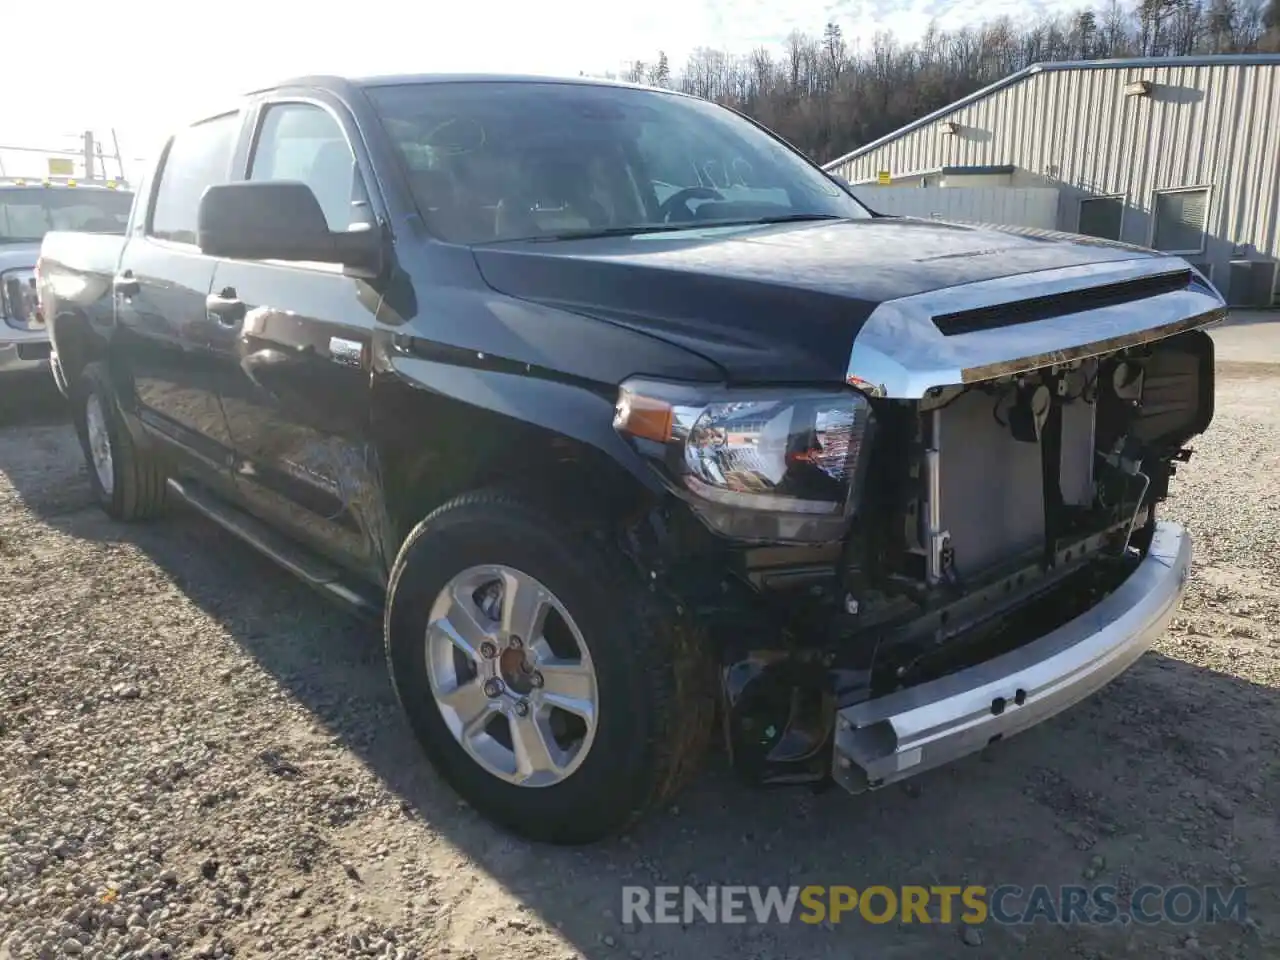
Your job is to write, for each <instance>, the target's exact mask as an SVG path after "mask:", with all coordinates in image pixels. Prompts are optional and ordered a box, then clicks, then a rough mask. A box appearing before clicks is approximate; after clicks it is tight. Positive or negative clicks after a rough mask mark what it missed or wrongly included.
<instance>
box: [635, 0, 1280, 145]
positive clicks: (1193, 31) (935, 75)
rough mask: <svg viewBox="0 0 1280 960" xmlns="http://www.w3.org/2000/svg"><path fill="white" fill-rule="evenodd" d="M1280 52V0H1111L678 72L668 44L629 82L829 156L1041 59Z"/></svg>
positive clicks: (706, 55)
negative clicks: (907, 39)
mask: <svg viewBox="0 0 1280 960" xmlns="http://www.w3.org/2000/svg"><path fill="white" fill-rule="evenodd" d="M1276 51H1280V0H1138V2H1137V4H1136V5H1132V6H1126V5H1123V4H1121V3H1120V2H1119V0H1111V2H1110V5H1109V6H1106V7H1104V8H1102V9H1100V10H1096V11H1093V10H1087V11H1083V12H1080V13H1076V14H1072V15H1069V16H1059V17H1053V18H1047V19H1042V20H1038V21H1033V22H1022V23H1020V22H1015V21H1012V20H1010V19H1008V18H1002V19H999V20H995V21H992V22H990V23H987V24H984V25H982V26H980V27H974V28H965V29H962V30H956V31H942V30H938V29H937V28H936V27H931V28H930V29H929V30H928V31H927V32H926V33H925V35H924V36H923V37H922V38H921V39H920V40H918V41H916V42H912V43H902V42H899V41H897V40H896V39H895V38H894V37H893V36H892V35H891V34H885V33H880V34H876V35H875V36H874V37H871V38H869V39H867V40H866V41H860V40H858V39H855V38H851V37H849V36H847V35H846V34H845V32H844V30H843V29H842V28H841V27H840V25H839V24H838V23H828V24H827V25H826V28H825V29H824V30H823V31H822V33H821V35H811V34H806V33H799V32H797V33H792V34H791V35H790V36H789V37H787V39H786V41H785V43H784V44H783V48H782V50H781V51H780V52H774V51H770V50H769V49H767V48H764V47H759V48H757V49H755V50H751V51H749V52H728V51H723V50H714V49H708V48H699V49H697V50H695V51H694V53H693V54H692V55H691V56H690V57H689V60H688V62H687V63H686V64H684V66H683V67H682V68H676V69H673V68H672V66H671V65H670V64H669V63H668V60H667V56H666V54H665V53H661V52H660V53H658V54H657V55H656V56H655V57H654V58H653V60H651V61H641V60H637V61H636V62H635V63H633V64H632V65H631V66H630V67H629V69H627V70H626V71H625V72H624V74H623V79H627V80H632V81H636V82H644V83H651V84H655V85H658V86H665V87H671V88H674V89H678V90H683V91H685V92H687V93H692V94H696V95H697V96H700V97H705V98H707V99H711V100H717V101H719V102H721V103H724V104H727V105H729V106H732V107H735V108H736V109H739V110H741V111H743V112H744V113H746V114H748V115H749V116H752V117H755V118H756V119H757V120H759V121H760V122H762V123H764V124H766V125H767V126H769V127H771V128H772V129H774V130H776V131H777V132H779V133H780V134H782V135H783V136H784V137H786V138H787V139H788V140H790V141H791V142H792V143H794V144H796V145H797V146H798V147H800V148H801V149H802V150H804V151H805V152H807V153H808V154H809V155H810V156H811V157H813V158H814V159H816V160H819V161H823V162H825V161H827V160H831V159H834V158H835V157H836V156H838V155H840V154H842V153H845V152H847V151H849V150H852V149H854V148H855V147H857V146H859V145H861V144H864V143H867V142H869V141H871V140H874V139H875V138H877V137H880V136H883V135H884V134H886V133H890V132H892V131H893V130H896V129H898V128H899V127H901V126H902V125H903V124H905V123H908V122H910V121H911V120H914V119H916V118H917V117H921V116H924V115H925V114H927V113H930V112H932V111H934V110H937V109H939V108H940V107H944V106H946V105H947V104H948V103H951V102H953V101H954V100H957V99H959V98H960V97H963V96H965V95H966V94H968V93H972V92H973V91H974V90H978V89H981V88H982V87H984V86H986V85H987V84H989V83H993V82H995V81H996V80H999V79H1000V78H1001V77H1004V76H1007V75H1008V74H1010V73H1013V72H1015V71H1017V70H1020V69H1022V68H1023V67H1026V66H1029V65H1030V64H1033V63H1043V62H1047V61H1064V60H1100V59H1110V58H1114V57H1131V56H1148V57H1154V56H1187V55H1190V54H1206V53H1208V54H1214V53H1263V52H1276Z"/></svg>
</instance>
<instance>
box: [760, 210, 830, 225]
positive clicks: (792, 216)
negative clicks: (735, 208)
mask: <svg viewBox="0 0 1280 960" xmlns="http://www.w3.org/2000/svg"><path fill="white" fill-rule="evenodd" d="M848 219H849V217H841V216H839V215H837V214H834V213H783V214H779V215H778V216H776V217H761V218H760V219H758V220H739V221H736V223H738V224H741V225H742V226H746V225H748V224H756V223H761V224H764V223H801V222H803V221H805V220H848Z"/></svg>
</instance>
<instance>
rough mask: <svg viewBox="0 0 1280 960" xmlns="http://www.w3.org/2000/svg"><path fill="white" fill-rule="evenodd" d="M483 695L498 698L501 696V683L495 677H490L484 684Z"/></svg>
mask: <svg viewBox="0 0 1280 960" xmlns="http://www.w3.org/2000/svg"><path fill="white" fill-rule="evenodd" d="M484 695H485V696H486V697H499V696H501V695H502V681H501V680H499V679H498V678H497V677H491V678H489V679H488V680H486V681H485V682H484Z"/></svg>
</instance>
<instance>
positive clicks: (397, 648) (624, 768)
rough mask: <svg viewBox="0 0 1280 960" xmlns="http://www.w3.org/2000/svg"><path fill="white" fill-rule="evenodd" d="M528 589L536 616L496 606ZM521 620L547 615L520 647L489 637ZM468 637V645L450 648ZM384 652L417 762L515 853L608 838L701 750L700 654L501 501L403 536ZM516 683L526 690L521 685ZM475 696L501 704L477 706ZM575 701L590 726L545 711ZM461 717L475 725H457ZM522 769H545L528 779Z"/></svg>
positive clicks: (630, 590)
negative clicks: (506, 838)
mask: <svg viewBox="0 0 1280 960" xmlns="http://www.w3.org/2000/svg"><path fill="white" fill-rule="evenodd" d="M486 578H489V579H488V580H486ZM486 584H487V586H486ZM495 584H497V585H498V586H495ZM504 584H505V585H507V586H503V585H504ZM528 587H531V588H532V589H533V590H534V595H535V596H536V597H537V598H538V603H539V604H541V606H537V605H530V606H528V607H526V606H524V605H523V604H517V603H516V601H515V600H514V599H510V598H513V597H518V596H528V594H527V593H520V592H519V591H520V590H522V589H525V588H528ZM476 597H480V598H481V599H480V600H475V598H476ZM442 598H443V599H442ZM459 598H461V599H459ZM473 601H474V602H473ZM535 609H536V610H539V611H541V610H544V609H545V611H546V612H545V614H543V613H538V612H534V613H529V614H528V615H527V617H526V618H525V620H526V622H527V623H530V624H535V626H534V627H533V628H532V629H529V630H528V631H527V632H529V633H530V634H532V635H531V636H529V637H526V638H519V637H518V634H517V633H516V625H515V624H514V623H507V622H504V619H503V618H504V617H505V616H506V615H507V614H508V613H510V614H512V615H515V614H518V613H519V612H520V611H521V610H535ZM486 610H487V611H488V612H486ZM455 611H457V614H456V615H455ZM467 617H472V618H473V619H471V620H468V619H467ZM540 617H542V619H539V618H540ZM486 618H488V619H486ZM455 621H456V622H458V623H462V624H464V625H466V626H465V629H463V630H462V631H457V630H454V629H453V625H454V623H455ZM442 625H443V626H442ZM475 627H478V628H479V629H478V630H475V629H474V628H475ZM468 629H470V630H472V633H471V636H470V640H471V641H474V642H464V643H461V644H460V643H459V641H458V636H459V633H465V632H466V631H467V630H468ZM512 636H516V637H517V642H516V643H514V644H511V643H509V641H510V638H511V637H512ZM441 637H443V638H444V641H443V648H444V654H443V659H442V655H441V653H440V652H439V651H440V648H441ZM521 640H523V641H524V642H520V641H521ZM553 640H554V641H556V642H555V643H552V641H553ZM385 641H386V652H387V660H388V664H389V667H390V671H391V679H392V684H393V686H394V687H395V690H396V695H397V696H398V697H399V699H400V703H401V705H402V707H403V708H404V711H405V714H406V716H407V718H408V720H409V723H410V726H411V727H412V728H413V731H414V733H415V735H416V736H417V739H418V741H419V742H420V743H421V745H422V747H423V749H424V751H425V752H426V754H427V756H428V757H429V759H430V760H431V762H432V763H433V764H434V765H435V767H436V768H437V770H438V771H439V772H440V773H441V775H442V776H443V777H444V779H445V780H446V781H448V783H449V784H450V785H451V786H452V787H453V788H454V790H455V791H457V793H458V794H459V795H461V797H462V798H463V799H464V800H466V802H467V803H469V804H470V805H471V806H472V807H474V808H475V809H476V810H477V811H479V812H480V813H481V814H482V815H484V816H485V817H488V818H489V819H491V820H493V821H495V822H496V823H498V824H500V825H502V826H503V827H505V828H506V829H508V830H511V831H512V832H514V833H517V834H519V835H521V836H523V837H526V838H529V839H533V840H541V841H549V842H552V843H587V842H591V841H595V840H599V839H601V838H604V837H606V836H609V835H611V834H615V833H618V832H620V831H622V830H624V829H625V828H626V827H628V826H629V825H630V824H632V823H633V822H635V821H636V820H638V819H639V818H640V817H641V816H643V814H644V813H645V812H646V811H647V810H649V809H650V808H651V807H652V806H653V805H654V804H656V803H659V802H661V801H663V800H664V799H666V798H668V797H670V796H672V795H674V793H675V792H676V791H677V790H678V789H679V788H680V786H682V785H683V783H684V782H685V781H686V780H687V778H688V777H689V776H690V775H691V774H692V772H694V771H695V770H696V769H697V767H698V765H699V762H700V761H701V758H702V756H703V754H704V752H705V748H706V746H707V742H708V740H709V734H710V730H711V721H712V708H713V704H714V699H713V697H712V696H710V690H711V687H710V684H709V683H707V682H706V681H707V674H706V671H705V663H704V656H703V652H702V648H701V647H700V645H699V643H698V638H697V636H696V635H695V633H694V631H693V630H691V629H690V627H689V625H688V624H686V623H684V622H683V619H682V617H680V615H679V614H678V613H677V611H676V608H675V606H674V604H673V603H667V602H664V601H663V600H661V599H660V598H659V596H658V595H657V594H655V593H654V592H652V591H651V590H650V589H649V587H648V585H647V584H646V582H645V580H644V578H643V577H642V576H641V575H640V574H639V572H638V571H637V570H636V569H635V567H634V566H633V565H632V564H630V563H629V562H628V561H627V560H626V558H625V557H624V556H623V554H622V553H621V551H620V550H619V549H618V548H617V547H615V546H613V545H612V544H611V543H608V542H607V541H606V540H604V539H603V538H599V537H592V536H590V535H586V534H578V533H575V532H573V531H572V529H571V528H570V526H569V525H567V524H565V523H564V522H561V521H557V520H555V519H554V518H553V517H552V516H551V515H550V514H549V513H547V512H545V511H543V510H540V509H538V508H535V507H533V506H531V505H529V504H527V503H524V502H522V501H520V500H518V499H516V498H514V497H511V496H510V495H508V494H504V493H501V492H485V493H477V494H468V495H465V496H463V497H460V498H458V499H456V500H454V501H452V502H450V503H448V504H446V505H445V506H443V507H440V508H439V509H438V510H436V511H435V512H433V513H432V514H431V515H430V516H428V517H427V518H426V519H425V520H423V521H422V522H421V523H420V524H418V526H417V527H415V528H414V530H413V531H412V532H411V533H410V534H409V537H408V538H407V540H406V541H405V543H404V546H403V547H402V548H401V550H400V555H399V557H398V558H397V560H396V563H395V566H394V568H393V570H392V576H391V585H390V588H389V591H388V601H387V611H386V619H385ZM481 641H483V642H481ZM490 644H492V646H490ZM462 647H466V648H467V649H468V650H469V651H471V652H472V653H474V654H475V655H474V657H473V656H471V655H470V654H464V653H462V652H461V648H462ZM481 647H485V648H486V651H487V653H486V652H480V648H481ZM552 647H555V649H554V651H552V652H549V651H551V648H552ZM574 650H580V652H579V653H577V654H575V653H574V652H573V651H574ZM566 651H567V652H566ZM451 658H452V659H451ZM470 663H474V664H475V676H474V679H471V676H472V674H471V668H470V667H468V666H466V665H467V664H470ZM459 664H461V665H462V666H461V667H459V666H458V665H459ZM544 664H545V665H547V666H546V667H544V666H542V665H544ZM455 667H457V672H456V673H455ZM508 668H509V669H508ZM544 669H545V672H546V679H545V680H544V679H543V671H544ZM441 674H445V675H448V679H447V680H446V681H442V680H441ZM525 676H534V677H535V678H536V679H535V681H534V683H533V684H532V685H530V684H524V686H523V687H522V686H521V683H522V680H521V678H522V677H525ZM486 677H487V678H488V680H486ZM504 679H508V682H507V683H506V684H503V683H502V682H501V681H502V680H504ZM495 680H497V681H499V683H498V684H496V685H495V684H493V681H495ZM477 683H478V684H479V686H478V687H475V686H470V685H472V684H477ZM486 683H489V684H491V685H492V686H491V687H490V689H491V690H495V691H496V690H500V691H501V692H500V693H497V694H496V695H495V694H494V693H489V694H487V696H488V699H487V700H486V694H485V693H484V692H483V691H484V690H485V689H486V687H485V684H486ZM544 683H545V687H543V684H544ZM531 686H532V689H530V687H531ZM442 691H443V692H442ZM466 691H470V692H466ZM478 691H479V692H478ZM464 694H465V696H464ZM562 694H563V696H561V695H562ZM540 697H541V698H545V699H540ZM557 697H561V699H556V698H557ZM588 701H590V702H592V703H593V704H594V706H593V708H592V710H590V711H587V710H579V711H578V712H576V713H575V712H572V711H570V712H567V713H566V712H564V711H561V710H560V709H559V708H558V707H556V706H555V704H557V703H570V704H571V705H576V704H585V703H587V702H588ZM442 703H443V704H444V706H443V707H442V705H441V704H442ZM452 704H464V706H462V707H459V708H458V709H455V707H454V706H452ZM465 704H469V705H470V706H469V707H468V706H465ZM522 704H523V708H524V710H526V711H528V712H527V713H525V714H519V715H518V711H519V710H520V708H521V705H522ZM548 704H550V706H548ZM575 709H576V707H575ZM490 710H493V711H495V713H494V716H493V717H489V718H488V719H485V718H486V717H488V711H490ZM468 713H471V714H472V716H474V717H476V718H478V719H477V720H476V721H475V722H472V723H467V722H466V720H467V716H466V715H467V714H468ZM562 713H563V714H564V715H563V716H562V715H561V714H562ZM588 714H590V718H588V719H583V718H585V717H588ZM530 717H532V718H534V719H535V720H539V718H541V719H540V720H539V722H538V723H537V724H536V726H537V729H538V730H540V731H542V734H541V735H538V734H537V733H536V732H535V733H534V734H528V733H526V732H522V731H529V730H532V729H534V727H533V726H530V725H529V724H530V723H531V721H530V720H529V718H530ZM522 718H523V719H522ZM556 719H559V721H560V723H559V725H558V726H557V725H556V723H555V720H556ZM593 724H594V725H593ZM455 731H459V732H457V733H455ZM527 737H532V738H533V739H534V740H536V741H537V742H538V744H539V747H540V749H535V750H529V749H528V748H527V746H524V745H525V743H526V738H527ZM541 749H545V751H546V752H545V753H542V752H540V750H541ZM582 750H585V752H584V753H580V752H577V751H582ZM531 757H541V758H542V759H543V760H550V763H549V764H547V763H543V764H542V769H539V767H538V764H537V763H535V762H533V761H530V760H529V758H531ZM522 758H523V759H524V760H526V761H528V762H525V763H523V765H522V763H521V760H522ZM504 763H505V764H507V765H506V766H504Z"/></svg>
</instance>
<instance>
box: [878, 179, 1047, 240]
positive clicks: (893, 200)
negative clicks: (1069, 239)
mask: <svg viewBox="0 0 1280 960" xmlns="http://www.w3.org/2000/svg"><path fill="white" fill-rule="evenodd" d="M853 192H854V195H855V196H856V197H857V198H858V199H859V200H862V201H864V202H865V203H866V204H867V206H869V207H870V208H871V209H872V210H875V211H878V212H879V213H890V214H894V215H895V216H902V217H940V218H942V219H943V220H969V221H974V222H977V223H999V224H1006V225H1009V226H1017V227H1036V228H1038V229H1041V230H1052V229H1054V228H1055V227H1056V226H1057V225H1058V191H1057V190H1054V189H1053V188H1052V187H854V188H853Z"/></svg>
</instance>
